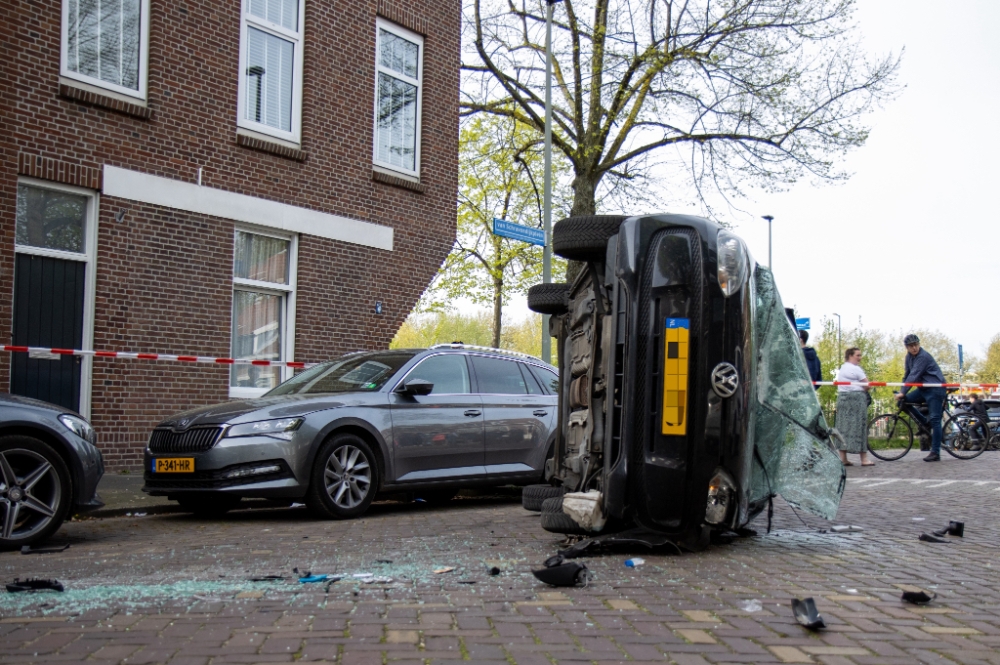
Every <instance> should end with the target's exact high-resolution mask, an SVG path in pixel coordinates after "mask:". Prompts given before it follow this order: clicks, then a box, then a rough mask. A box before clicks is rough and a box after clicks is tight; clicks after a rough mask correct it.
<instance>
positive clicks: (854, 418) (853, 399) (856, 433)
mask: <svg viewBox="0 0 1000 665" xmlns="http://www.w3.org/2000/svg"><path fill="white" fill-rule="evenodd" d="M837 431H839V432H840V434H841V435H842V436H843V437H844V442H843V443H840V442H839V441H838V442H837V449H838V450H843V451H846V452H849V453H862V452H867V451H868V399H867V397H866V396H865V393H863V392H859V391H852V392H838V393H837Z"/></svg>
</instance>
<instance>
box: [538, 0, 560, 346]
mask: <svg viewBox="0 0 1000 665" xmlns="http://www.w3.org/2000/svg"><path fill="white" fill-rule="evenodd" d="M561 1H562V0H545V4H546V8H545V162H544V169H545V173H544V184H543V187H542V189H543V190H544V192H545V193H544V199H545V200H544V211H543V213H542V226H543V228H544V229H545V247H544V248H543V249H542V283H544V284H550V283H552V9H553V6H554V5H555V4H556V3H557V2H561ZM542 360H544V361H545V362H547V363H551V362H552V338H551V337H550V336H549V315H548V314H545V315H544V316H542Z"/></svg>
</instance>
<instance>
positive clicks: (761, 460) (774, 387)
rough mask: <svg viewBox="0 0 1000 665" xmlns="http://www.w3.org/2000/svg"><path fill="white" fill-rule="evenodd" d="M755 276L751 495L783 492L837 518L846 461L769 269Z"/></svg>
mask: <svg viewBox="0 0 1000 665" xmlns="http://www.w3.org/2000/svg"><path fill="white" fill-rule="evenodd" d="M754 282H755V295H756V321H755V326H754V335H755V340H754V342H755V347H756V350H757V381H756V385H755V387H754V392H755V396H756V404H755V412H756V413H755V418H754V419H753V425H752V426H753V432H752V440H753V442H754V463H753V467H752V468H753V472H752V476H751V486H750V488H749V490H750V492H749V493H750V497H749V498H750V500H751V501H759V500H761V499H764V498H766V497H767V496H769V495H772V494H780V495H781V496H782V497H783V498H784V499H785V500H786V501H788V503H790V504H792V505H793V506H796V507H799V508H802V509H803V510H807V511H809V512H810V513H813V514H814V515H817V516H819V517H823V518H825V519H833V518H834V517H835V516H836V514H837V508H838V507H839V506H840V498H841V496H842V494H843V492H844V484H845V482H846V481H845V473H844V467H843V465H842V464H841V462H840V459H839V458H838V457H837V455H836V454H835V453H834V452H833V450H832V449H831V448H830V445H829V443H828V442H829V438H830V428H829V426H828V425H827V423H826V419H825V418H824V417H823V411H822V410H821V409H820V405H819V400H818V399H817V398H816V391H815V390H813V386H812V381H811V379H810V378H809V372H808V371H807V369H806V366H805V363H804V362H803V361H802V357H801V356H802V351H801V349H800V346H799V340H798V337H797V336H796V334H795V331H794V330H793V329H792V326H791V325H789V322H788V319H787V318H786V316H785V309H784V306H783V305H782V303H781V296H780V295H779V294H778V291H777V289H776V288H775V285H774V278H773V277H772V275H771V271H770V270H768V269H766V268H763V267H761V266H758V267H757V269H756V272H755V274H754Z"/></svg>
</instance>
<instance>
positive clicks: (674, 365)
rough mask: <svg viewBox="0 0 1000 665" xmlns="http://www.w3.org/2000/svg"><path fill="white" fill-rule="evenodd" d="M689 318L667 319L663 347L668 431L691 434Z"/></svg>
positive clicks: (665, 411)
mask: <svg viewBox="0 0 1000 665" xmlns="http://www.w3.org/2000/svg"><path fill="white" fill-rule="evenodd" d="M689 325H690V322H689V321H688V319H667V321H666V328H665V330H664V335H663V339H664V348H663V427H662V432H663V433H664V434H670V435H674V436H683V435H684V434H687V383H688V344H689V330H688V327H689Z"/></svg>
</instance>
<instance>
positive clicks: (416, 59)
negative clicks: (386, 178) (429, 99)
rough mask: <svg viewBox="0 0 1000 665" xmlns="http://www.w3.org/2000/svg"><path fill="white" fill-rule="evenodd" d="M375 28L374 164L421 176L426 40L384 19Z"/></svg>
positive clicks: (378, 21)
mask: <svg viewBox="0 0 1000 665" xmlns="http://www.w3.org/2000/svg"><path fill="white" fill-rule="evenodd" d="M375 28H376V43H375V57H376V59H375V79H376V80H375V164H376V165H377V166H381V167H384V168H387V169H391V170H393V171H399V172H401V173H404V174H406V175H412V176H419V174H420V120H421V119H420V102H421V94H422V89H421V87H422V86H421V80H422V76H423V71H422V70H423V50H424V40H423V37H421V36H420V35H418V34H416V33H413V32H410V31H409V30H405V29H404V28H401V27H399V26H398V25H394V24H392V23H389V22H388V21H383V20H382V19H378V20H377V21H376V24H375Z"/></svg>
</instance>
